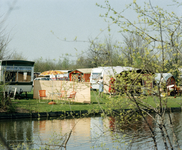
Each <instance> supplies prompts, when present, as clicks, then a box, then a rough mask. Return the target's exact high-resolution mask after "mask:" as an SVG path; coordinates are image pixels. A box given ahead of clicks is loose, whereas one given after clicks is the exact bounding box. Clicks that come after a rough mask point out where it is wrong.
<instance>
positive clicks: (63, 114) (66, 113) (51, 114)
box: [0, 107, 182, 119]
mask: <svg viewBox="0 0 182 150" xmlns="http://www.w3.org/2000/svg"><path fill="white" fill-rule="evenodd" d="M128 110H129V109H122V110H112V112H120V111H128ZM148 111H150V110H148ZM166 112H182V108H181V107H172V108H168V109H167V110H166ZM101 113H102V111H101V110H99V111H92V112H90V111H88V110H81V111H59V112H37V113H7V112H2V113H0V119H22V118H42V117H63V118H65V117H69V116H72V115H73V116H76V117H84V116H95V115H100V114H101Z"/></svg>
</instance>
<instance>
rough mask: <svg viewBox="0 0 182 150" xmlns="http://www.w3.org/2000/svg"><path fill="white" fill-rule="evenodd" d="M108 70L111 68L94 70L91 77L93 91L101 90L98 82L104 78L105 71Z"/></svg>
mask: <svg viewBox="0 0 182 150" xmlns="http://www.w3.org/2000/svg"><path fill="white" fill-rule="evenodd" d="M108 68H110V67H98V68H93V69H92V71H91V75H90V85H91V90H98V89H99V84H98V83H97V81H98V80H99V78H100V77H103V75H104V70H106V69H108Z"/></svg>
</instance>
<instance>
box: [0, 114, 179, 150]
mask: <svg viewBox="0 0 182 150" xmlns="http://www.w3.org/2000/svg"><path fill="white" fill-rule="evenodd" d="M171 115H172V119H173V121H174V129H175V132H176V133H177V137H178V141H179V143H180V145H182V113H181V112H176V113H172V114H171ZM146 119H147V120H148V121H149V123H150V124H151V126H152V127H153V128H154V129H155V124H154V123H153V122H152V119H151V118H150V117H147V118H146ZM117 121H118V120H117V119H116V118H111V117H107V118H102V117H88V118H75V119H59V118H44V119H42V118H40V119H12V120H11V119H4V120H0V149H8V148H7V147H6V146H5V145H6V144H7V145H9V144H10V145H11V146H10V147H17V146H19V147H21V148H22V149H26V148H27V147H28V148H29V149H39V148H40V147H42V148H43V147H46V146H48V145H49V144H50V145H52V146H51V149H61V148H60V147H58V146H60V145H61V143H62V142H63V141H64V140H65V139H66V138H65V137H66V135H67V137H68V135H69V133H70V131H71V130H72V133H71V136H70V139H69V140H68V143H67V147H66V149H67V150H75V149H79V150H85V149H87V150H88V149H127V148H129V149H146V147H148V149H153V148H152V147H149V146H151V145H152V144H153V142H152V139H151V138H150V132H149V128H148V127H147V126H146V125H145V124H144V123H142V122H140V123H137V124H133V125H126V126H120V125H118V124H117V125H116V124H115V123H116V122H117ZM166 121H167V120H166ZM155 130H157V129H155ZM168 132H169V134H172V132H171V131H168ZM133 133H137V134H133ZM156 133H157V134H159V133H158V131H156ZM171 137H173V136H171ZM157 142H158V143H159V145H160V146H161V149H164V148H163V142H162V139H159V141H157ZM5 143H6V144H5ZM53 144H54V146H53ZM55 145H58V146H55ZM181 148H182V147H181ZM63 149H64V148H63Z"/></svg>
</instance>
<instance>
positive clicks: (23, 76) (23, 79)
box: [18, 72, 31, 82]
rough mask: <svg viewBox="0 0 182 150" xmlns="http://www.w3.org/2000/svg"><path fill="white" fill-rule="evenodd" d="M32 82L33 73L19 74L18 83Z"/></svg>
mask: <svg viewBox="0 0 182 150" xmlns="http://www.w3.org/2000/svg"><path fill="white" fill-rule="evenodd" d="M27 81H31V72H18V82H27Z"/></svg>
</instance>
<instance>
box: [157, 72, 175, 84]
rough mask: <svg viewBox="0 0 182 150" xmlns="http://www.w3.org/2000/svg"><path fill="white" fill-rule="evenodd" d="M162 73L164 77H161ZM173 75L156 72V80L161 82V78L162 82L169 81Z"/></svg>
mask: <svg viewBox="0 0 182 150" xmlns="http://www.w3.org/2000/svg"><path fill="white" fill-rule="evenodd" d="M161 74H162V79H161ZM170 77H173V75H172V74H171V73H155V81H156V82H157V83H159V81H160V80H161V82H165V83H166V82H167V80H168V79H169V78H170Z"/></svg>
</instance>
